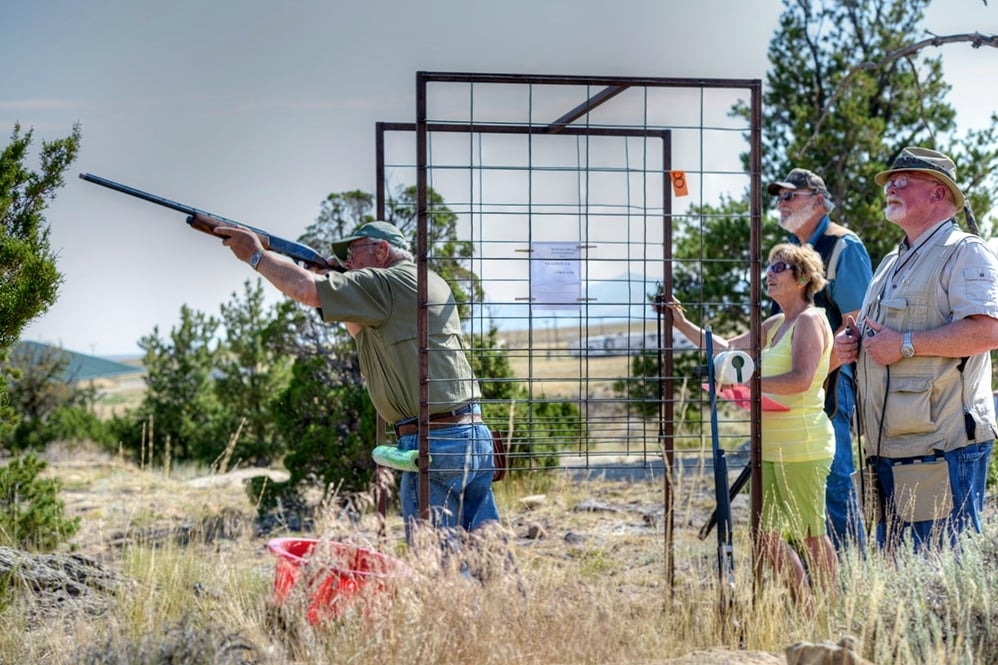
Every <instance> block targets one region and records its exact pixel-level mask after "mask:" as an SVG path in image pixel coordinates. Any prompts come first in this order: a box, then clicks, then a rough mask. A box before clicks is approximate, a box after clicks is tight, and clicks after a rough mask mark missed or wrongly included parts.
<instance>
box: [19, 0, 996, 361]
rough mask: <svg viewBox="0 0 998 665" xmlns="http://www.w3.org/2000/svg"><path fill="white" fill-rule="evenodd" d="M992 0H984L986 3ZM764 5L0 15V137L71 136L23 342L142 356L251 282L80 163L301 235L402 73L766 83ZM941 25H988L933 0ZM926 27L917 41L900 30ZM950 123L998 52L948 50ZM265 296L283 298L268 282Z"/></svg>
mask: <svg viewBox="0 0 998 665" xmlns="http://www.w3.org/2000/svg"><path fill="white" fill-rule="evenodd" d="M991 4H992V5H994V4H998V3H995V2H992V3H991ZM781 9H782V3H781V2H780V1H779V0H745V1H742V2H734V1H731V0H693V1H690V2H682V3H680V2H677V1H674V0H618V1H616V2H610V1H609V0H505V1H504V2H479V1H477V0H434V1H433V2H426V3H422V2H412V1H411V0H365V1H358V2H346V1H345V0H338V1H337V0H288V1H286V2H274V1H273V0H196V1H195V0H176V1H174V2H149V1H144V0H89V1H88V2H79V1H78V0H65V1H59V0H34V1H33V2H17V3H15V2H5V3H4V6H3V8H2V9H0V20H2V23H3V25H4V26H5V28H7V29H6V30H5V31H4V39H3V40H0V62H3V63H4V65H3V72H4V73H3V79H2V81H3V82H2V85H0V128H2V129H3V131H4V133H5V135H6V136H5V137H4V143H6V139H7V138H8V137H9V136H10V132H11V130H12V129H13V126H14V123H16V122H20V123H21V125H22V128H23V129H33V130H34V132H35V146H34V147H35V148H36V149H37V148H38V147H39V146H40V142H41V140H42V139H55V138H61V137H65V136H67V135H68V134H69V133H70V131H71V128H72V126H73V123H74V122H79V123H80V125H81V127H82V134H83V140H82V148H81V151H80V155H79V158H78V159H77V161H76V163H75V164H74V165H73V166H72V168H71V171H70V173H69V174H68V177H67V182H66V186H65V188H64V189H63V190H62V191H60V193H59V195H58V198H57V199H56V201H55V202H54V203H53V205H52V206H51V207H50V208H49V210H48V211H47V219H48V222H49V224H50V226H51V229H52V236H51V237H52V243H53V246H54V248H55V249H56V250H57V251H58V253H59V268H60V270H61V271H62V272H63V273H64V275H65V283H64V284H63V286H62V289H61V292H60V298H59V301H58V303H57V304H56V305H55V306H54V307H52V309H51V310H50V311H49V312H48V313H47V314H45V315H44V316H42V317H41V318H40V319H38V320H37V321H35V322H33V323H32V324H31V325H30V326H29V327H28V328H27V329H26V331H25V333H24V338H25V339H31V340H36V341H42V342H48V343H54V344H59V345H62V346H63V347H65V348H67V349H70V350H73V351H79V352H83V353H90V354H95V355H104V356H114V355H128V354H132V355H134V354H137V353H138V347H137V345H136V343H137V341H138V340H139V338H140V337H142V336H144V335H147V334H150V333H151V332H152V330H153V327H154V326H159V329H160V334H161V335H162V336H165V335H166V334H168V333H169V331H170V329H171V328H172V327H174V326H175V325H177V324H178V323H179V318H180V316H179V313H180V308H181V306H182V305H184V304H186V305H188V306H189V307H191V308H192V309H195V310H199V311H203V312H206V313H208V314H213V315H214V314H217V313H218V308H219V305H220V304H221V303H223V302H227V301H228V300H230V299H231V297H232V294H233V293H234V292H239V293H242V290H243V282H244V281H245V280H246V279H248V278H255V275H253V273H252V272H251V271H250V270H249V269H248V268H247V267H246V266H245V265H244V264H241V263H239V262H237V261H236V260H235V259H234V257H232V255H231V253H230V252H229V251H228V250H227V249H223V248H222V247H221V246H220V244H219V243H217V242H215V241H213V240H212V239H210V238H208V237H206V236H202V235H199V234H196V233H194V232H193V231H191V230H190V229H189V228H188V227H187V226H186V225H185V224H184V223H183V215H181V214H179V213H173V212H171V211H168V210H165V209H159V208H156V207H154V206H150V205H148V204H145V203H142V202H140V201H137V200H133V199H130V198H129V197H125V196H121V195H118V194H115V193H113V192H110V191H108V190H104V189H102V188H100V187H97V186H95V185H92V184H89V183H86V182H84V181H82V180H80V179H79V178H77V177H76V176H77V173H79V172H90V173H95V174H97V175H101V176H104V177H106V178H110V179H112V180H118V181H121V182H124V183H126V184H129V185H132V186H135V187H138V188H141V189H147V190H150V191H153V192H155V193H158V194H160V195H161V196H165V197H167V198H171V199H176V200H181V201H184V202H186V203H189V204H191V205H195V206H197V207H199V208H202V209H206V210H210V211H213V212H216V213H218V214H221V215H224V216H226V217H230V218H233V219H237V220H241V221H244V222H246V223H247V224H251V225H253V226H258V227H264V228H267V229H269V230H271V231H273V232H274V233H276V234H278V235H281V236H284V237H286V238H289V239H294V238H296V237H297V236H298V235H299V234H300V233H301V232H302V230H303V229H304V227H305V226H306V225H308V224H309V223H311V222H312V221H314V219H315V217H316V215H317V214H318V212H319V208H320V204H321V202H322V200H323V199H324V198H325V197H326V195H327V194H329V193H330V192H340V191H346V190H353V189H361V190H365V191H369V192H373V191H374V178H375V173H374V158H375V154H374V124H375V122H377V121H405V122H411V121H412V120H413V119H414V117H415V101H414V93H415V73H416V72H417V71H421V70H424V71H440V72H452V71H461V72H482V73H484V72H501V73H531V74H575V75H614V76H617V75H619V76H653V77H683V78H701V77H716V78H734V79H752V78H759V79H763V78H764V77H765V73H766V69H767V66H768V62H767V60H766V50H767V47H768V44H769V40H770V38H771V37H772V35H773V32H774V30H775V29H776V27H777V20H778V17H779V14H780V11H781ZM926 27H927V28H928V29H930V30H932V31H933V32H934V33H936V34H952V33H958V32H959V33H962V32H973V31H979V32H982V33H985V34H994V33H996V32H998V9H996V8H995V7H994V6H985V5H984V3H983V2H982V1H981V0H946V1H945V2H943V1H942V0H938V1H937V2H936V7H934V8H933V9H931V10H930V12H929V14H928V16H927V20H926ZM912 37H913V38H921V37H923V35H913V36H912ZM942 54H943V56H944V63H945V68H946V71H947V75H948V78H949V80H950V82H951V83H952V84H953V86H954V90H953V94H952V97H951V99H952V102H953V103H954V105H955V106H956V108H957V110H958V113H959V116H958V121H959V122H960V125H961V127H962V128H969V127H982V126H984V125H985V124H986V123H987V118H988V116H989V114H990V113H991V112H992V111H993V110H994V109H996V108H998V86H995V84H994V81H995V80H996V79H998V49H993V48H983V49H979V50H973V49H971V48H970V46H969V45H965V44H958V45H952V46H948V47H945V48H944V50H943V51H942ZM267 288H268V289H269V293H270V294H271V295H272V296H273V297H274V298H275V299H276V298H277V297H278V296H277V294H276V291H274V290H273V289H271V287H269V286H268V287H267Z"/></svg>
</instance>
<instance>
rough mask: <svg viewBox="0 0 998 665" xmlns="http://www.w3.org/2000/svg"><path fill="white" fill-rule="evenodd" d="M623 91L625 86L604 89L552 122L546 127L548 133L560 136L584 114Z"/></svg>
mask: <svg viewBox="0 0 998 665" xmlns="http://www.w3.org/2000/svg"><path fill="white" fill-rule="evenodd" d="M625 90H627V86H626V85H615V86H610V87H609V88H606V89H604V90H602V91H600V92H598V93H596V94H595V95H593V96H592V97H590V98H589V99H587V100H586V101H584V102H582V103H581V104H579V105H578V106H576V107H575V108H574V109H572V110H571V111H569V112H568V113H566V114H565V115H563V116H561V117H560V118H558V119H557V120H555V121H554V122H552V123H551V124H550V125H548V127H547V130H548V132H550V133H552V134H560V133H561V131H562V130H563V129H565V127H567V126H568V125H570V124H572V123H573V122H575V121H576V120H578V119H579V118H581V117H582V116H584V115H585V114H587V113H589V112H590V111H592V110H593V109H594V108H596V107H597V106H599V105H600V104H602V103H603V102H605V101H607V100H610V99H613V98H614V97H616V96H617V95H619V94H620V93H622V92H623V91H625Z"/></svg>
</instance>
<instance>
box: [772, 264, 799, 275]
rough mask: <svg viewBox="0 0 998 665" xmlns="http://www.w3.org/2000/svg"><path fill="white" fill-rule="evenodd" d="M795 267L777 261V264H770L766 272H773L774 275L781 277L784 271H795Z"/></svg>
mask: <svg viewBox="0 0 998 665" xmlns="http://www.w3.org/2000/svg"><path fill="white" fill-rule="evenodd" d="M793 268H794V267H793V266H792V265H790V264H789V263H787V262H786V261H777V262H776V263H770V264H769V266H768V267H767V268H766V272H771V273H773V274H774V275H779V274H780V273H781V272H783V271H784V270H793Z"/></svg>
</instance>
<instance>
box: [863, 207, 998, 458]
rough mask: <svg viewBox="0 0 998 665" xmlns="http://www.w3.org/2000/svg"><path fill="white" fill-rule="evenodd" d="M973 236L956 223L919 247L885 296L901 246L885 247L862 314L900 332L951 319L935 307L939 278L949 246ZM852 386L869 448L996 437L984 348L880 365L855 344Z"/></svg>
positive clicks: (894, 452)
mask: <svg viewBox="0 0 998 665" xmlns="http://www.w3.org/2000/svg"><path fill="white" fill-rule="evenodd" d="M975 241H976V242H980V240H979V239H978V238H977V237H976V236H972V235H970V234H967V233H964V232H962V231H960V230H959V229H958V228H956V227H955V226H954V227H953V230H952V231H951V232H950V234H949V236H948V237H947V238H946V239H945V240H944V241H943V242H942V243H940V244H937V245H934V246H932V247H930V248H928V249H927V250H925V249H923V250H920V251H922V255H921V256H918V257H915V259H914V261H915V263H913V265H912V269H911V270H910V271H909V272H908V273H907V274H906V275H904V278H903V280H902V281H900V282H898V287H897V288H895V289H892V290H891V291H890V296H887V295H885V294H886V293H887V292H888V291H887V288H886V287H887V286H888V285H889V284H891V283H892V281H891V278H892V277H893V274H894V272H895V266H897V263H898V253H897V251H895V252H894V253H892V254H890V255H888V256H887V258H885V259H884V261H883V263H881V265H880V267H879V268H878V270H877V273H876V274H875V275H874V276H873V281H872V282H871V284H870V288H869V290H868V291H867V297H866V301H865V302H864V303H863V310H862V312H861V314H860V316H861V318H862V319H870V320H873V321H876V322H878V323H881V324H883V325H885V326H887V327H888V328H891V329H893V330H898V331H902V332H904V331H913V332H917V331H919V330H930V329H933V328H938V327H940V326H942V325H945V324H946V323H949V321H948V320H946V319H945V318H943V317H942V316H940V314H939V309H940V308H939V302H938V297H937V290H938V289H937V283H938V281H939V279H940V274H941V271H942V269H943V267H944V266H945V265H946V263H947V261H949V259H950V257H952V256H953V254H954V252H956V251H957V249H959V247H960V246H961V245H962V244H964V243H966V242H975ZM943 309H944V310H946V309H948V308H946V307H944V308H943ZM857 386H858V393H859V394H858V395H857V400H856V402H857V406H858V411H859V412H860V417H861V418H862V419H863V420H862V427H863V430H862V431H863V435H864V447H865V449H866V454H867V456H874V455H879V456H882V457H892V458H899V457H914V456H920V455H928V454H931V453H932V452H933V451H950V450H955V449H957V448H962V447H964V446H967V445H969V444H971V443H976V442H982V441H988V440H992V439H994V437H995V423H994V406H993V397H992V392H991V357H990V355H989V354H987V353H983V354H978V355H976V356H970V357H969V358H966V359H962V358H941V357H934V356H916V357H914V358H909V359H901V360H899V361H897V362H895V363H892V364H890V365H888V366H887V367H882V366H880V365H878V364H877V363H875V362H873V361H872V360H871V359H870V358H869V357H868V356H867V355H866V354H864V353H863V352H862V350H860V353H859V358H858V360H857ZM968 416H969V418H968Z"/></svg>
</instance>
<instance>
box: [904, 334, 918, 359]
mask: <svg viewBox="0 0 998 665" xmlns="http://www.w3.org/2000/svg"><path fill="white" fill-rule="evenodd" d="M901 355H902V356H903V357H905V358H912V357H914V355H915V347H914V346H912V345H911V331H908V332H906V333H905V334H904V341H903V342H902V343H901Z"/></svg>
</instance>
